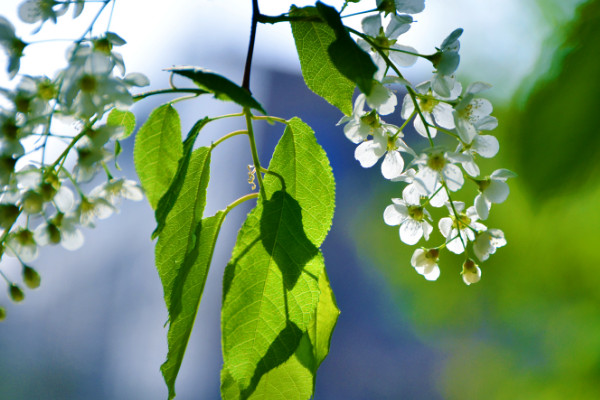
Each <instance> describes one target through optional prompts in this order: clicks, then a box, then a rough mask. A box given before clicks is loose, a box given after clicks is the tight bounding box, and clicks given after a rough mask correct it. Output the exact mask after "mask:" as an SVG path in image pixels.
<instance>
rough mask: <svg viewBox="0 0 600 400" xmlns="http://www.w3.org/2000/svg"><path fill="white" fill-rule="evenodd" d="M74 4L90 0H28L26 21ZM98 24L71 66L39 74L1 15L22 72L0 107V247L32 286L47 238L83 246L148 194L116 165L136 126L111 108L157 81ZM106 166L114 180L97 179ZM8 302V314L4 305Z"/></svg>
mask: <svg viewBox="0 0 600 400" xmlns="http://www.w3.org/2000/svg"><path fill="white" fill-rule="evenodd" d="M107 3H108V1H106V2H104V3H103V6H102V7H101V8H100V11H98V13H101V12H102V11H103V10H104V9H105V6H106V4H107ZM70 5H74V6H75V7H74V8H75V10H74V11H75V12H74V16H75V17H77V16H79V14H81V11H82V9H83V5H84V2H83V1H71V2H56V1H53V0H26V1H24V2H23V3H22V4H21V5H20V7H19V10H18V11H19V17H20V18H21V20H22V21H23V22H26V23H37V22H40V23H41V24H43V23H44V22H45V21H47V20H52V21H53V22H56V19H57V17H58V16H61V15H63V14H64V13H65V12H67V10H68V8H69V6H70ZM93 21H96V18H94V20H93ZM93 25H94V22H92V23H91V25H90V26H89V28H88V29H87V31H86V32H85V34H84V35H83V36H82V37H84V38H86V37H89V38H88V39H78V40H74V41H73V43H72V45H71V46H70V48H69V49H68V51H67V57H66V58H67V66H66V67H65V68H64V69H63V70H61V71H58V72H57V73H56V74H55V76H54V77H47V76H30V75H20V74H19V69H20V59H21V57H23V55H24V53H25V52H26V49H27V46H28V43H27V42H25V41H24V40H22V39H21V38H20V37H19V36H17V34H16V32H15V28H14V26H13V25H12V24H11V23H10V22H9V21H8V20H7V19H6V18H4V17H0V46H1V47H2V48H3V49H4V50H5V52H6V53H7V54H8V59H9V61H8V74H9V77H10V78H11V79H13V78H14V79H17V80H18V81H17V82H16V86H15V88H14V89H6V88H0V96H1V97H2V98H3V99H4V101H3V104H4V105H3V106H2V107H1V108H0V256H2V255H7V256H12V257H16V258H17V259H18V260H19V262H20V263H21V264H22V271H23V281H24V283H25V285H26V286H28V287H30V288H35V287H37V286H39V283H40V277H39V275H38V274H37V272H36V271H35V270H34V269H33V268H32V267H31V266H30V265H29V263H31V262H32V261H34V260H35V259H36V257H37V256H38V250H39V247H40V246H45V245H57V244H60V245H61V246H63V247H64V248H66V249H68V250H75V249H78V248H79V247H81V245H82V244H83V241H84V237H83V233H82V231H81V228H82V227H93V226H94V223H95V221H96V220H97V219H101V218H106V217H108V216H109V215H111V214H112V213H113V212H115V211H116V210H117V206H118V204H119V202H120V200H121V199H122V198H125V199H131V200H141V199H142V196H143V195H142V191H141V188H140V187H139V185H138V184H137V183H135V182H133V181H130V180H127V179H124V178H115V177H113V175H112V173H111V172H110V168H109V165H108V162H109V161H110V160H111V159H113V158H114V157H116V156H117V155H118V153H119V151H120V144H119V143H118V141H119V140H121V139H124V138H125V137H126V136H127V135H128V134H129V133H131V132H125V128H124V126H121V125H118V124H116V125H115V124H111V123H109V122H110V120H109V119H107V117H106V116H107V114H108V113H109V112H111V111H112V112H119V113H128V111H125V110H126V108H127V107H129V106H130V105H131V104H133V96H132V94H131V93H130V91H131V89H132V88H134V87H140V86H146V85H148V84H149V81H148V79H147V78H146V77H145V76H144V75H142V74H139V73H129V74H125V64H124V61H123V57H122V56H121V54H119V53H118V52H116V51H114V49H115V48H116V47H119V46H122V45H124V44H125V41H124V40H123V39H122V38H121V37H119V36H118V35H117V34H115V33H113V32H105V33H104V34H102V35H100V36H97V37H93V36H92V35H91V32H92V28H93ZM41 27H42V25H40V27H39V28H41ZM39 28H38V30H39ZM117 108H118V110H119V111H117ZM113 110H114V111H113ZM51 147H52V149H53V150H54V151H55V150H56V148H59V149H61V150H62V152H61V153H60V155H59V156H58V157H56V158H51V157H50V154H51V153H52V152H51V151H49V150H48V149H50V148H51ZM115 166H117V164H116V162H115ZM117 168H118V166H117ZM102 170H103V171H105V172H106V174H105V176H106V178H105V180H104V182H102V181H100V182H98V179H95V180H94V184H93V185H91V184H90V181H91V180H92V179H94V178H95V177H96V176H97V174H98V172H99V171H102ZM90 186H91V187H90ZM93 186H95V187H93ZM0 274H1V275H2V277H3V278H4V279H5V280H6V281H7V283H8V287H9V296H10V298H11V299H12V300H13V301H16V302H18V301H21V300H23V298H24V292H23V290H22V289H21V288H20V286H19V285H17V284H16V283H14V282H13V281H11V280H10V279H9V278H8V277H7V276H6V275H5V274H4V273H3V272H2V271H1V270H0ZM0 311H1V312H0V314H2V316H3V315H4V310H3V309H0Z"/></svg>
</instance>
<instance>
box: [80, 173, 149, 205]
mask: <svg viewBox="0 0 600 400" xmlns="http://www.w3.org/2000/svg"><path fill="white" fill-rule="evenodd" d="M90 196H92V197H98V198H103V199H106V200H107V201H108V202H109V203H110V204H112V205H113V206H116V205H117V204H119V202H120V200H121V198H123V199H128V200H133V201H140V200H142V199H143V198H144V193H143V192H142V188H141V187H140V185H138V184H137V183H136V182H134V181H132V180H129V179H123V178H122V179H111V180H109V181H107V182H105V183H104V184H102V185H100V186H98V187H96V188H94V189H93V190H92V191H91V192H90Z"/></svg>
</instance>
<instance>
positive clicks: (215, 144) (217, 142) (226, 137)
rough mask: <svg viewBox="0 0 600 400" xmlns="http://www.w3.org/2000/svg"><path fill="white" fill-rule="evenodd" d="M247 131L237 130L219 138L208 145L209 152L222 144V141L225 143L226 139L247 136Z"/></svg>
mask: <svg viewBox="0 0 600 400" xmlns="http://www.w3.org/2000/svg"><path fill="white" fill-rule="evenodd" d="M247 134H248V131H246V130H239V131H233V132H231V133H228V134H227V135H225V136H222V137H220V138H219V139H217V141H216V142H213V143H212V144H211V145H210V148H211V150H212V149H214V148H215V147H217V146H218V145H219V144H220V143H223V142H224V141H226V140H227V139H229V138H231V137H234V136H238V135H247Z"/></svg>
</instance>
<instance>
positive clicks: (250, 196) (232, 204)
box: [223, 193, 258, 218]
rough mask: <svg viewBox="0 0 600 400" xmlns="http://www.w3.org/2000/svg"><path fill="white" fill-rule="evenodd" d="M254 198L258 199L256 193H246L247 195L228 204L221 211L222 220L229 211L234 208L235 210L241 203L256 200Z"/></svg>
mask: <svg viewBox="0 0 600 400" xmlns="http://www.w3.org/2000/svg"><path fill="white" fill-rule="evenodd" d="M256 198H258V193H248V194H247V195H245V196H242V197H240V198H239V199H237V200H236V201H234V202H233V203H231V204H229V205H228V206H227V207H226V208H225V210H223V212H224V213H225V214H224V215H223V218H225V216H226V215H227V214H228V213H229V211H231V210H233V209H234V208H236V207H237V206H239V205H240V204H242V203H244V202H246V201H248V200H252V199H256Z"/></svg>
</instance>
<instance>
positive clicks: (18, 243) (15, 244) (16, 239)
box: [6, 228, 38, 263]
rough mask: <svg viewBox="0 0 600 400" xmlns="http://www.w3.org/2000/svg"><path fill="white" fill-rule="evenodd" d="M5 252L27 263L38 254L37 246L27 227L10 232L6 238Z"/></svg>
mask: <svg viewBox="0 0 600 400" xmlns="http://www.w3.org/2000/svg"><path fill="white" fill-rule="evenodd" d="M6 254H8V255H9V256H11V257H17V258H19V260H21V262H24V263H28V262H31V261H33V260H35V259H36V258H37V256H38V246H37V243H36V242H35V239H34V237H33V232H31V231H30V230H29V229H26V228H21V229H19V230H17V231H15V232H12V233H11V234H10V235H9V236H8V239H7V240H6Z"/></svg>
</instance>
